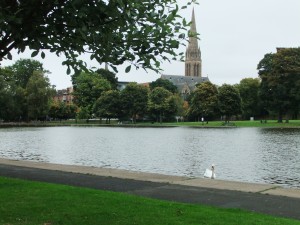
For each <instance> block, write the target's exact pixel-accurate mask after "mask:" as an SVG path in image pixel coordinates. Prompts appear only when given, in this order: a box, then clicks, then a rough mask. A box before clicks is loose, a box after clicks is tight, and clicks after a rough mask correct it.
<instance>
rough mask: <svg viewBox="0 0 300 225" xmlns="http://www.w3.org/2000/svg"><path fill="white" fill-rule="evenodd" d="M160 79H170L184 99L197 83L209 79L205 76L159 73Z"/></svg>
mask: <svg viewBox="0 0 300 225" xmlns="http://www.w3.org/2000/svg"><path fill="white" fill-rule="evenodd" d="M161 78H162V79H165V80H169V81H171V82H172V83H173V84H174V85H175V86H176V87H177V89H178V91H179V93H180V95H181V97H182V98H183V99H186V98H187V96H189V95H190V94H191V92H193V91H194V89H195V88H196V85H197V84H200V83H202V82H205V81H209V80H208V78H207V77H193V76H189V77H188V76H177V75H161Z"/></svg>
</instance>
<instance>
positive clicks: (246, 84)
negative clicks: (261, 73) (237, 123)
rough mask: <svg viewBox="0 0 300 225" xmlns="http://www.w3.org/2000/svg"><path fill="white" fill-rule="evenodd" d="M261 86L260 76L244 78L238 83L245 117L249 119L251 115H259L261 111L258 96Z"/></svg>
mask: <svg viewBox="0 0 300 225" xmlns="http://www.w3.org/2000/svg"><path fill="white" fill-rule="evenodd" d="M259 87H260V80H259V79H258V78H244V79H242V80H241V81H240V83H239V85H238V89H239V92H240V96H241V100H242V114H243V117H244V119H249V117H251V116H258V115H260V113H261V110H260V101H259V96H258V93H259Z"/></svg>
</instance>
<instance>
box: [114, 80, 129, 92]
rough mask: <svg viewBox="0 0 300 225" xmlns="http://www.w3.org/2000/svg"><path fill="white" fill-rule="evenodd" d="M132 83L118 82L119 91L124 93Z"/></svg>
mask: <svg viewBox="0 0 300 225" xmlns="http://www.w3.org/2000/svg"><path fill="white" fill-rule="evenodd" d="M129 83H130V82H126V81H118V86H117V89H118V90H119V91H122V90H124V89H125V87H126V86H127V85H128V84H129Z"/></svg>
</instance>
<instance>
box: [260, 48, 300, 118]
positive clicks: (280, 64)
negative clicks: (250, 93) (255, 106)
mask: <svg viewBox="0 0 300 225" xmlns="http://www.w3.org/2000/svg"><path fill="white" fill-rule="evenodd" d="M257 68H258V70H259V76H260V78H261V87H260V97H261V99H262V101H263V103H264V105H265V107H266V108H267V109H268V110H269V111H273V112H275V113H277V115H278V122H282V119H283V116H284V115H285V114H288V113H291V114H297V113H298V111H299V107H300V48H286V49H278V51H277V53H270V54H266V55H265V56H264V58H263V59H262V60H261V61H260V62H259V64H258V67H257Z"/></svg>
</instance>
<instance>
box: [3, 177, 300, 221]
mask: <svg viewBox="0 0 300 225" xmlns="http://www.w3.org/2000/svg"><path fill="white" fill-rule="evenodd" d="M258 204H259V203H258ZM0 224H3V225H8V224H9V225H37V224H38V225H45V224H47V225H50V224H51V225H56V224H63V225H69V224H70V225H71V224H72V225H76V224H78V225H89V224H93V225H101V224H109V225H111V224H120V225H123V224H128V225H132V224H153V225H159V224H162V225H167V224H170V225H176V224H182V225H187V224H224V225H226V224H230V225H232V224H246V225H247V224H264V225H266V224H272V225H275V224H285V225H286V224H295V225H296V224H300V221H295V220H289V219H283V218H275V217H271V216H267V215H261V214H255V213H251V212H246V211H243V210H237V209H220V208H214V207H207V206H201V205H190V204H180V203H174V202H167V201H159V200H153V199H147V198H142V197H137V196H131V195H127V194H122V193H113V192H106V191H99V190H92V189H85V188H76V187H69V186H64V185H54V184H46V183H39V182H29V181H22V180H17V179H10V178H3V177H0Z"/></svg>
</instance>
